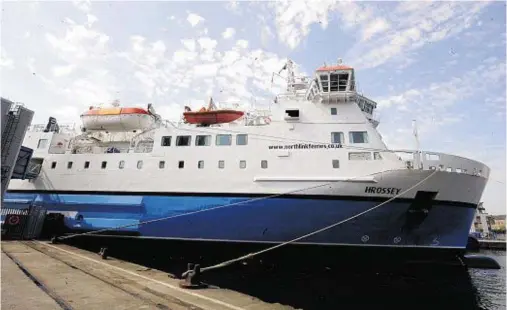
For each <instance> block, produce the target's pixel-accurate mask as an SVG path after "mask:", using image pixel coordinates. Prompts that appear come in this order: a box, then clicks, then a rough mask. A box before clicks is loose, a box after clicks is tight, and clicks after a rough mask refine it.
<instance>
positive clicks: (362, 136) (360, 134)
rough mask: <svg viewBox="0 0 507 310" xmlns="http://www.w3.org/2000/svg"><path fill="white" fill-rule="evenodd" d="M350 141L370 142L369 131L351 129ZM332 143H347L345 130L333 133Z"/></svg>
mask: <svg viewBox="0 0 507 310" xmlns="http://www.w3.org/2000/svg"><path fill="white" fill-rule="evenodd" d="M349 142H350V143H368V133H367V132H366V131H350V132H349ZM331 143H340V144H345V135H344V134H343V132H340V131H336V132H332V133H331Z"/></svg>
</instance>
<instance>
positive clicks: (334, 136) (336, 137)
mask: <svg viewBox="0 0 507 310" xmlns="http://www.w3.org/2000/svg"><path fill="white" fill-rule="evenodd" d="M331 143H340V144H344V143H345V136H344V135H343V132H332V133H331Z"/></svg>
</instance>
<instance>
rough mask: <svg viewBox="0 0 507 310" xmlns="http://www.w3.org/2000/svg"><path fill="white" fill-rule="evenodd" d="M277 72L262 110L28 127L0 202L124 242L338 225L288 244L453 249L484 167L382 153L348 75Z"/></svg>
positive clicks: (92, 116)
mask: <svg viewBox="0 0 507 310" xmlns="http://www.w3.org/2000/svg"><path fill="white" fill-rule="evenodd" d="M282 70H286V72H287V78H286V79H287V88H286V90H284V92H283V93H281V94H278V95H277V96H276V97H275V98H274V100H273V102H271V103H270V104H269V107H267V106H266V108H265V109H263V110H261V109H256V108H255V107H253V108H241V106H240V105H237V106H232V107H230V106H229V107H227V106H225V105H224V104H219V103H217V104H215V103H214V102H213V100H210V104H209V106H208V107H204V108H202V109H201V110H198V111H192V110H191V109H190V108H189V107H185V108H184V109H182V116H181V120H180V121H166V120H163V119H162V118H161V117H160V116H159V115H158V114H157V113H156V112H155V109H154V107H153V106H152V105H148V107H147V108H146V109H144V108H137V107H120V106H119V104H118V102H116V103H115V104H113V105H112V106H111V107H90V109H89V110H88V111H85V112H84V113H83V114H82V115H81V120H82V126H81V130H80V131H79V132H76V131H74V130H71V129H70V128H68V127H65V126H63V125H60V126H59V125H58V123H57V122H56V120H55V119H54V118H51V119H50V122H49V123H48V124H47V125H32V126H31V127H30V129H29V131H28V132H27V134H26V136H25V140H24V142H23V145H24V146H26V147H29V148H33V149H34V155H33V158H32V163H31V168H30V169H32V172H33V173H35V174H36V175H37V177H35V178H32V179H25V180H12V181H11V182H10V186H9V188H8V191H7V194H6V196H5V206H6V207H8V208H26V207H28V206H29V205H33V204H37V205H43V206H45V207H46V208H47V209H48V212H52V213H61V214H63V215H64V216H65V225H66V227H67V229H68V230H69V231H71V232H90V231H99V230H100V231H102V230H107V231H106V232H103V231H102V232H101V235H113V233H114V234H124V235H129V236H131V237H130V238H135V239H137V240H140V239H142V240H147V239H157V240H161V239H163V240H173V241H195V242H197V244H199V243H212V244H213V242H216V243H222V244H230V245H234V246H240V245H258V246H259V245H262V246H269V245H274V244H279V243H283V242H286V241H288V240H292V239H295V238H298V237H300V236H304V235H306V234H309V233H311V232H315V231H318V230H319V229H321V228H323V227H326V226H329V225H332V224H333V223H337V222H340V221H343V223H342V224H340V225H336V226H335V227H332V228H331V229H328V230H325V231H322V232H321V233H317V234H313V235H311V236H309V237H308V238H304V239H302V240H298V241H297V242H294V243H293V244H291V246H302V245H306V246H308V247H310V248H316V247H319V248H322V247H326V248H333V249H355V250H362V249H376V250H378V249H388V250H390V251H394V253H398V252H397V251H401V250H406V249H408V250H410V251H411V253H416V256H417V253H422V252H427V251H429V253H437V252H438V253H449V254H451V255H456V254H457V253H458V254H459V253H463V251H464V250H465V248H466V245H467V239H468V232H469V229H470V227H471V223H472V221H473V218H474V214H475V210H476V207H477V205H478V203H479V201H480V198H481V196H482V193H483V191H484V188H485V186H486V183H487V180H488V177H489V168H488V167H487V166H486V165H484V164H483V163H480V162H477V161H474V160H470V159H467V158H463V157H459V156H454V155H450V154H444V153H436V152H426V151H421V150H413V151H412V150H390V149H388V148H387V146H386V144H385V143H384V142H383V140H382V137H381V135H380V134H379V132H378V131H377V126H378V125H379V122H378V121H377V120H376V119H375V117H374V111H375V109H376V103H375V102H374V101H373V100H371V99H369V98H367V97H365V96H363V95H362V94H360V93H358V91H357V89H356V76H355V71H354V68H352V67H349V66H345V65H343V64H342V63H341V62H339V63H338V64H334V65H324V66H322V67H320V68H318V69H316V70H315V72H314V75H313V76H312V77H305V76H298V75H296V74H295V70H294V64H293V62H292V61H290V60H288V61H287V64H286V65H285V66H284V68H283V69H282ZM275 74H276V73H274V75H275ZM425 178H428V179H427V181H425V182H421V181H424V180H425ZM418 183H421V184H419V185H417V184H418ZM416 185H417V186H416ZM391 198H395V199H392V201H388V200H389V199H391ZM386 201H388V203H386V204H384V205H382V206H380V207H378V208H375V206H377V205H379V204H381V203H383V202H386ZM197 211H198V212H197ZM157 219H163V220H157ZM146 222H147V223H146ZM430 255H431V254H430Z"/></svg>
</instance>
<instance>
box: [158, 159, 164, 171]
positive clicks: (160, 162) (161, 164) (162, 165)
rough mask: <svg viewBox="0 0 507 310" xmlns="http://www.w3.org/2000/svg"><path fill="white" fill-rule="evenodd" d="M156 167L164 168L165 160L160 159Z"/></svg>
mask: <svg viewBox="0 0 507 310" xmlns="http://www.w3.org/2000/svg"><path fill="white" fill-rule="evenodd" d="M158 168H159V169H164V168H165V161H163V160H161V161H159V162H158Z"/></svg>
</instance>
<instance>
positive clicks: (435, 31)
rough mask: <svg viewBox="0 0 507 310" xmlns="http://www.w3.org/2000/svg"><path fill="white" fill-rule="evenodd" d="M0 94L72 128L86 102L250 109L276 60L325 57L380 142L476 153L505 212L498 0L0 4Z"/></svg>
mask: <svg viewBox="0 0 507 310" xmlns="http://www.w3.org/2000/svg"><path fill="white" fill-rule="evenodd" d="M0 6H1V7H2V10H1V13H2V14H1V24H0V25H1V37H0V43H1V44H0V47H1V59H0V94H1V95H2V97H5V98H8V99H10V100H13V101H16V102H22V103H24V104H25V106H26V107H28V108H30V109H32V110H34V111H35V116H34V121H33V123H45V122H47V119H48V117H49V116H54V117H56V118H57V120H58V122H59V123H69V122H76V123H79V115H80V114H81V113H82V112H83V111H85V110H87V109H88V107H89V106H92V105H93V106H97V105H100V104H107V103H109V102H111V101H113V100H115V99H119V100H120V102H121V104H122V105H124V106H146V105H147V103H152V104H153V105H154V107H155V109H156V110H157V112H158V113H159V114H161V115H162V116H163V117H165V118H168V119H178V118H179V117H180V115H181V113H182V111H183V107H184V106H185V105H190V106H191V107H193V108H198V107H200V106H202V105H203V104H204V103H205V102H206V101H207V99H208V98H209V96H213V98H214V100H215V101H218V102H220V101H227V102H235V101H240V102H242V103H243V104H253V103H255V104H256V106H258V107H260V108H261V107H262V106H263V105H265V104H266V103H267V102H268V101H269V100H272V99H273V98H274V96H275V95H276V93H277V92H280V91H281V90H282V87H283V86H284V84H283V82H284V81H283V80H282V79H277V78H275V81H274V84H272V83H271V77H272V73H273V72H278V71H279V70H280V69H281V68H282V66H283V65H284V63H285V61H286V60H287V59H288V58H289V59H291V60H293V61H294V62H295V64H296V65H297V71H298V72H301V73H303V74H307V75H312V74H313V73H314V70H315V69H316V68H317V67H319V66H321V65H322V64H323V63H328V64H330V63H335V62H336V61H337V59H338V58H341V59H343V63H344V64H347V65H350V66H353V67H354V68H355V70H356V80H357V83H358V87H359V89H360V90H361V92H362V93H363V94H364V95H366V96H367V97H369V98H371V99H373V100H375V101H376V102H378V108H377V111H376V117H377V118H378V119H379V120H380V125H379V127H378V130H379V131H380V133H381V134H382V136H383V138H384V141H385V142H386V144H387V145H388V147H390V148H392V149H407V148H414V147H415V145H416V144H415V142H414V137H413V135H412V120H414V119H415V120H417V127H418V133H419V140H420V146H421V149H423V150H430V151H438V152H446V153H451V154H455V155H460V156H464V157H469V158H472V159H476V160H480V161H482V162H484V163H485V164H487V165H488V166H489V167H490V168H491V169H492V173H491V179H490V181H489V183H488V185H487V188H486V191H485V193H484V195H483V201H484V206H485V208H486V210H487V211H488V212H489V213H492V214H505V213H506V211H505V207H506V191H505V186H506V185H505V182H506V177H505V175H506V158H505V154H506V153H505V145H506V128H505V122H506V114H505V110H506V66H505V61H506V32H505V29H506V5H505V2H498V1H496V2H495V1H490V2H488V1H478V2H471V1H454V2H431V1H422V2H415V1H410V2H409V1H401V2H380V1H375V2H354V1H348V2H336V1H328V0H323V1H318V0H311V1H291V2H287V1H277V2H266V1H249V2H247V1H216V2H210V1H202V2H197V1H184V2H183V1H182V2H175V1H151V2H148V1H146V2H142V1H139V2H134V1H125V2H120V1H111V2H105V1H100V2H99V1H91V2H90V1H53V2H49V1H4V2H1V3H0Z"/></svg>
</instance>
